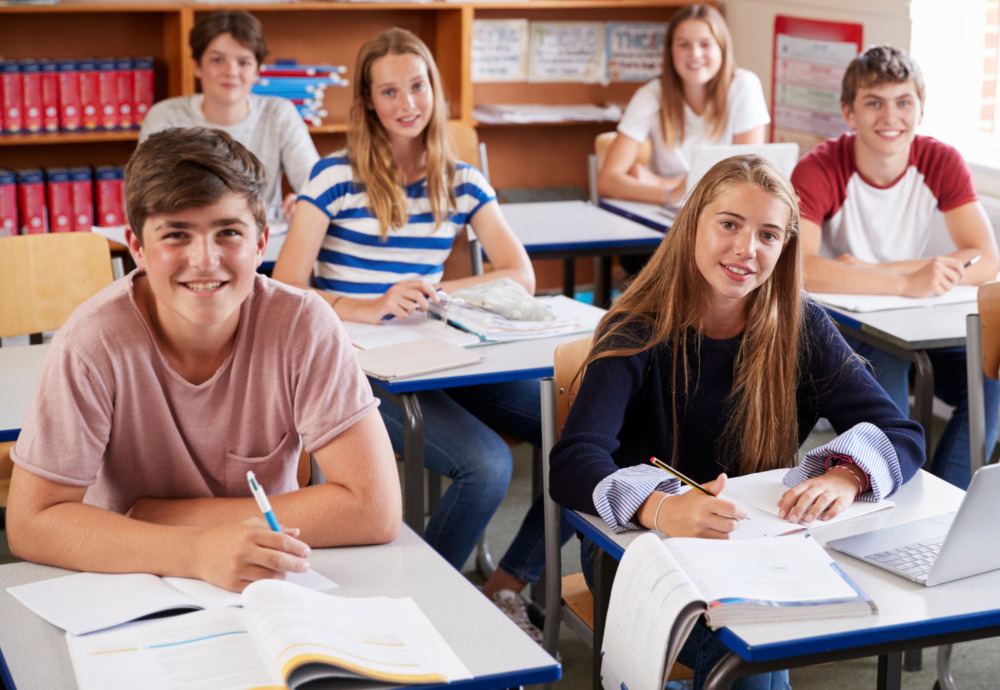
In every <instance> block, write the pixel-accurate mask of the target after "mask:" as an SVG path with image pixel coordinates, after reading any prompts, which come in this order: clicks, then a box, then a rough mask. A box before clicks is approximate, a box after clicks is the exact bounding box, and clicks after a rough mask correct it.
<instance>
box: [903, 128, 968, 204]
mask: <svg viewBox="0 0 1000 690" xmlns="http://www.w3.org/2000/svg"><path fill="white" fill-rule="evenodd" d="M910 159H911V162H912V163H913V164H914V165H916V166H917V170H918V171H919V172H920V173H921V174H923V176H924V180H925V181H926V183H927V187H928V188H929V189H930V190H931V192H932V193H933V194H934V197H935V198H936V199H937V202H938V208H939V209H941V211H942V212H947V211H951V210H952V209H955V208H958V207H959V206H964V205H965V204H968V203H971V202H973V201H978V200H979V195H978V194H976V188H975V187H974V186H973V184H972V174H971V173H970V172H969V166H968V165H967V164H966V162H965V159H964V158H962V154H960V153H959V152H958V150H957V149H955V148H954V147H952V146H949V145H948V144H945V143H944V142H940V141H938V140H937V139H933V138H931V137H923V136H918V137H917V138H916V139H914V141H913V146H912V147H911V148H910Z"/></svg>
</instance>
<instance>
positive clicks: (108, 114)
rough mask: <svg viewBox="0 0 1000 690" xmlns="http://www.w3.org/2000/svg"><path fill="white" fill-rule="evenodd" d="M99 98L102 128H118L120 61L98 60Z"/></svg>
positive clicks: (111, 59) (99, 118) (100, 125)
mask: <svg viewBox="0 0 1000 690" xmlns="http://www.w3.org/2000/svg"><path fill="white" fill-rule="evenodd" d="M97 100H98V103H100V105H99V106H98V122H99V127H100V129H118V127H119V120H118V62H117V61H116V60H114V59H113V58H108V59H105V60H98V61H97Z"/></svg>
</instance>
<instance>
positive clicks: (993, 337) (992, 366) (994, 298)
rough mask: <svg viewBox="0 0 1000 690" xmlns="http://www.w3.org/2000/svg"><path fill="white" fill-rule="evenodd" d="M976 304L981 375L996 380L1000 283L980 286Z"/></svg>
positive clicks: (999, 370) (998, 372)
mask: <svg viewBox="0 0 1000 690" xmlns="http://www.w3.org/2000/svg"><path fill="white" fill-rule="evenodd" d="M978 302H979V328H980V335H981V336H982V348H983V374H985V375H986V376H988V377H990V378H991V379H997V378H1000V282H995V283H986V284H984V285H980V286H979V297H978Z"/></svg>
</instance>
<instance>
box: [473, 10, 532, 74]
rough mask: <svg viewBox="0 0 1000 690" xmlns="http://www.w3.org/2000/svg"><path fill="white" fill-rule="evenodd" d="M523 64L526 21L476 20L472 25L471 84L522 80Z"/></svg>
mask: <svg viewBox="0 0 1000 690" xmlns="http://www.w3.org/2000/svg"><path fill="white" fill-rule="evenodd" d="M527 63H528V20H527V19H476V20H475V21H474V22H473V23H472V81H474V82H486V81H524V79H525V77H526V76H527V74H528V68H527Z"/></svg>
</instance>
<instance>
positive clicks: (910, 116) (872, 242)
mask: <svg viewBox="0 0 1000 690" xmlns="http://www.w3.org/2000/svg"><path fill="white" fill-rule="evenodd" d="M924 96H925V94H924V81H923V77H922V75H921V72H920V68H919V67H918V66H917V64H916V62H914V61H913V59H912V58H911V57H910V56H909V55H907V54H906V53H905V52H903V51H901V50H898V49H896V48H893V47H891V46H875V47H872V48H869V49H868V50H867V51H866V52H864V53H862V54H861V55H859V56H858V57H856V58H855V59H854V60H853V61H852V62H851V64H850V65H848V67H847V71H846V72H845V74H844V79H843V88H842V91H841V98H840V101H841V103H840V107H841V110H842V112H843V116H844V120H845V121H846V122H847V123H848V124H849V125H850V126H851V128H852V129H853V130H854V131H853V132H851V133H849V134H844V135H843V136H841V137H839V138H838V139H832V140H830V141H827V142H825V143H823V144H821V145H820V146H818V147H816V148H815V149H814V150H813V151H812V152H811V153H809V154H808V155H807V156H805V157H804V158H803V159H802V160H801V161H800V162H799V164H798V166H797V167H796V168H795V171H794V173H793V174H792V183H793V184H794V185H795V190H796V191H797V192H798V194H799V201H800V205H801V214H802V217H801V243H802V254H803V262H804V264H803V265H804V273H805V287H806V289H807V290H810V291H813V292H847V293H864V294H883V295H904V296H907V297H927V296H931V295H941V294H944V293H945V292H947V291H948V290H950V289H951V288H953V287H954V286H956V285H978V284H980V283H983V282H986V281H987V280H992V279H993V277H994V276H995V275H996V272H997V266H998V257H997V245H996V238H995V236H994V234H993V228H992V226H991V225H990V222H989V218H988V217H987V216H986V213H985V211H984V210H983V207H982V205H981V204H980V203H979V198H978V196H977V195H976V191H975V188H974V187H973V185H972V178H971V176H970V174H969V169H968V166H966V164H965V161H964V160H963V159H962V157H961V155H960V154H959V153H958V151H956V150H955V149H954V148H952V147H951V146H948V145H947V144H944V143H942V142H940V141H937V140H935V139H933V138H931V137H927V136H920V135H918V134H917V133H916V127H917V125H918V124H919V123H920V119H921V117H922V116H923V108H924ZM938 212H940V213H941V214H943V218H944V223H945V225H946V226H947V232H948V234H949V236H950V238H951V241H952V244H953V245H954V251H952V252H949V253H947V254H943V255H940V256H930V257H926V256H925V253H926V249H927V246H928V244H929V243H930V241H931V239H932V234H933V233H934V232H935V226H934V224H933V223H932V220H933V219H934V216H935V215H936V214H937V213H938ZM848 342H850V344H851V346H852V347H853V348H854V349H855V351H856V352H858V353H859V354H861V355H862V356H864V357H865V358H867V359H868V360H869V361H870V362H871V364H872V366H873V367H874V373H875V377H876V379H878V381H879V383H880V384H881V385H882V387H883V388H885V390H886V392H888V393H889V397H891V398H892V399H893V401H894V402H895V403H896V404H897V405H898V406H899V408H900V409H901V410H902V411H903V412H904V413H905V412H907V411H908V409H909V380H908V374H909V369H910V363H909V362H907V361H905V360H903V359H900V358H898V357H895V356H893V355H890V354H888V353H887V352H885V351H884V350H880V349H878V348H876V347H873V346H871V345H867V344H865V343H862V342H860V341H858V340H855V339H852V338H848ZM928 354H929V355H930V358H931V362H932V364H933V367H934V388H935V394H936V395H937V396H938V397H939V398H941V399H942V400H944V401H945V402H946V403H948V404H949V405H953V406H954V407H955V410H954V413H953V414H952V418H951V420H950V421H949V423H948V426H947V427H946V429H945V431H944V433H943V434H942V436H941V439H940V440H939V441H938V445H937V449H936V451H935V453H934V457H933V460H932V462H931V465H930V470H931V471H932V472H933V473H934V474H936V475H937V476H939V477H942V478H943V479H946V480H947V481H949V482H951V483H952V484H955V485H956V486H959V487H961V488H965V487H967V486H968V484H969V481H970V478H971V468H970V460H969V457H970V455H969V453H970V450H969V410H968V390H967V383H966V373H965V351H964V349H961V350H957V351H956V350H930V351H929V352H928ZM984 381H985V386H986V388H985V390H986V448H987V452H989V450H990V449H992V448H993V444H994V443H995V442H996V438H997V426H998V421H997V414H998V412H997V409H998V403H1000V384H998V383H997V382H996V381H993V380H992V379H984Z"/></svg>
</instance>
